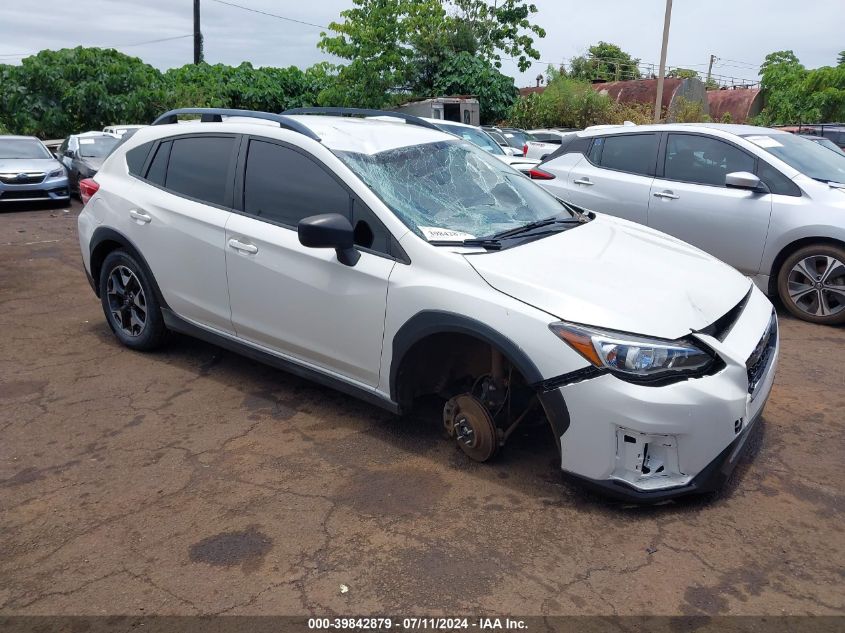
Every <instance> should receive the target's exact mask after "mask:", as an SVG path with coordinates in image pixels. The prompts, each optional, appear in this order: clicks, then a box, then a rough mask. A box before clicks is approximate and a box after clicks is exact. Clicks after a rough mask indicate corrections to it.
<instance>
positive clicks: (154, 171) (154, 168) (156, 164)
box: [147, 141, 173, 187]
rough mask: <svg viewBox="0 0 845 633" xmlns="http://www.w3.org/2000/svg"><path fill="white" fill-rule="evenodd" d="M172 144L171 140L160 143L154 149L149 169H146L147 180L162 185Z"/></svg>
mask: <svg viewBox="0 0 845 633" xmlns="http://www.w3.org/2000/svg"><path fill="white" fill-rule="evenodd" d="M172 145H173V142H172V141H165V142H164V143H161V144H160V145H159V146H158V149H157V150H156V155H155V157H154V158H153V161H152V162H151V163H150V168H149V170H147V180H149V181H150V182H153V183H155V184H157V185H159V186H160V187H163V186H164V178H165V176H166V175H167V159H168V158H169V157H170V147H171V146H172Z"/></svg>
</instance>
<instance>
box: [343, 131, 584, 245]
mask: <svg viewBox="0 0 845 633" xmlns="http://www.w3.org/2000/svg"><path fill="white" fill-rule="evenodd" d="M337 155H338V156H339V157H340V158H341V160H343V161H344V162H345V163H346V164H347V165H348V166H349V168H350V169H352V171H354V172H355V173H356V174H357V175H358V177H359V178H361V180H363V181H364V183H365V184H366V185H367V186H368V187H369V188H370V189H372V190H373V191H374V192H375V193H376V195H378V196H379V197H380V198H381V199H382V201H384V203H385V204H386V205H387V206H388V207H389V208H390V209H391V210H392V211H393V212H394V213H395V214H396V215H397V216H398V217H399V219H401V220H402V221H403V222H404V223H405V225H406V226H408V227H409V228H410V229H411V230H412V231H414V232H415V233H417V234H418V235H420V236H422V237H424V238H425V239H427V240H429V241H437V242H442V241H452V242H461V241H463V240H464V239H469V238H472V237H482V236H489V235H493V234H495V233H500V232H502V231H507V230H510V229H514V228H518V227H521V226H524V225H526V224H528V223H531V222H536V221H538V220H543V219H546V218H549V217H553V216H559V215H561V214H563V216H564V217H571V216H572V214H571V213H570V212H569V211H568V210H567V208H566V207H565V206H564V205H563V204H562V203H561V202H560V201H558V200H557V199H556V198H555V197H554V196H552V195H551V194H550V193H548V192H546V191H545V190H544V189H541V188H540V187H539V186H538V185H536V184H535V183H534V182H532V181H531V180H530V179H528V178H526V177H525V176H523V175H522V174H520V173H519V172H517V171H515V170H514V169H512V168H511V167H508V166H507V165H505V164H504V163H503V162H502V161H500V160H498V159H497V158H495V157H493V156H491V155H490V154H488V153H487V152H485V151H483V150H481V149H479V148H477V147H475V146H474V145H472V144H470V143H467V142H465V141H460V140H454V141H440V142H437V143H426V144H423V145H412V146H410V147H399V148H396V149H391V150H387V151H384V152H379V153H378V154H359V153H354V152H337Z"/></svg>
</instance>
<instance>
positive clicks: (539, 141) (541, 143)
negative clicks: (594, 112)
mask: <svg viewBox="0 0 845 633" xmlns="http://www.w3.org/2000/svg"><path fill="white" fill-rule="evenodd" d="M575 132H576V130H570V129H561V130H554V129H542V130H528V133H529V134H531V135H532V136H533V137H534V138H535V139H536V140H534V141H526V142H525V157H526V158H537V159H539V160H545V159H546V158H548V156H549V154H551V153H552V152H554V151H555V150H556V149H557V148H558V147H560V143H561V141H562V140H563V139H564V138H565V137H567V136H569V135H570V134H574V133H575Z"/></svg>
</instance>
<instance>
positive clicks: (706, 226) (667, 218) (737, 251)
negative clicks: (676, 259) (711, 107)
mask: <svg viewBox="0 0 845 633" xmlns="http://www.w3.org/2000/svg"><path fill="white" fill-rule="evenodd" d="M756 162H757V160H756V158H755V157H754V156H753V155H751V154H749V153H748V152H746V151H745V150H743V149H741V148H739V147H737V146H736V145H733V144H732V143H729V142H727V141H724V140H722V139H718V138H714V137H712V136H706V135H703V134H689V133H674V132H672V133H669V134H668V135H667V139H666V151H665V159H664V161H663V166H662V170H661V171H662V174H660V175H659V176H658V177H656V178H655V179H654V182H653V183H652V187H651V198H650V202H649V209H648V224H649V226H651V227H652V228H655V229H658V230H660V231H663V232H664V233H668V234H669V235H674V236H675V237H677V238H680V239H682V240H684V241H685V242H689V243H690V244H692V245H694V246H697V247H698V248H700V249H701V250H703V251H706V252H708V253H710V254H711V255H714V256H715V257H718V258H719V259H721V260H722V261H724V262H726V263H728V264H730V265H731V266H733V267H735V268H737V269H738V270H740V271H741V272H743V273H745V274H749V275H751V274H756V273H757V272H759V269H760V261H761V259H762V257H763V248H764V247H765V245H766V235H767V233H768V229H769V219H770V217H771V212H772V195H771V194H770V193H768V192H765V191H750V190H747V189H733V188H729V187H726V186H725V176H726V175H727V174H729V173H732V172H738V171H744V172H750V173H755V170H756Z"/></svg>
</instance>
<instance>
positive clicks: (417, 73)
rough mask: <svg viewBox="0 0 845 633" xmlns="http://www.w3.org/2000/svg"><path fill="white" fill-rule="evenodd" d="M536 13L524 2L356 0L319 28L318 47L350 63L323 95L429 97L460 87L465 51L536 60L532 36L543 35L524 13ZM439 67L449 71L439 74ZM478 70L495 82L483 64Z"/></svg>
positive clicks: (359, 100) (379, 100) (335, 100)
mask: <svg viewBox="0 0 845 633" xmlns="http://www.w3.org/2000/svg"><path fill="white" fill-rule="evenodd" d="M536 11H537V8H536V7H535V6H534V5H532V4H527V3H526V2H525V0H499V1H498V2H490V1H485V0H354V7H353V8H351V9H347V10H345V11H342V12H341V14H340V15H341V18H342V21H340V22H333V23H332V24H331V25H330V27H331V29H332V31H334V33H332V34H326V33H323V34H321V40H320V43H319V46H320V48H322V49H323V50H324V51H326V52H328V53H331V54H333V55H336V56H338V57H341V58H343V59H346V60H349V62H348V63H347V64H346V65H344V66H340V67H338V68H337V72H338V75H337V81H336V83H335V85H333V86H330V87H329V88H327V89H326V90H324V92H323V93H322V94H321V95H320V101H321V103H322V104H324V105H359V106H369V107H381V106H384V105H388V104H390V103H393V102H395V101H397V100H401V99H402V98H403V97H404V98H408V97H410V96H412V95H419V96H432V93H433V92H434V91H435V86H436V85H437V86H443V85H458V84H456V83H455V82H454V81H453V80H454V78H455V75H456V73H455V71H456V69H459V68H461V67H462V66H463V65H465V61H463V60H464V59H465V55H464V54H469V55H472V56H474V57H476V58H478V59H479V60H481V61H482V62H483V63H485V64H487V65H488V66H491V67H494V68H498V67H499V66H500V65H501V59H502V55H508V56H513V57H514V58H516V61H517V64H518V66H519V67H520V68H521V69H527V68H528V67H529V66H530V64H531V61H530V60H531V59H538V58H539V52H538V51H537V50H536V49H535V48H534V37H535V36H537V37H543V36H545V31H544V30H543V29H542V28H540V27H539V26H537V25H534V24H532V23H531V21H530V19H529V18H530V16H531V15H532V14H533V13H536ZM444 72H445V73H446V74H447V75H448V77H446V78H440V74H441V73H444ZM483 76H484V77H486V78H488V79H489V80H490V81H494V82H498V81H499V80H498V77H497V75H496V74H495V73H489V72H486V70H485V72H484V73H483ZM466 79H468V78H466ZM464 83H465V82H464ZM474 83H476V84H477V82H474ZM489 90H490V91H493V92H495V90H496V88H495V86H491V87H490V88H489ZM464 92H466V91H464Z"/></svg>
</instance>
